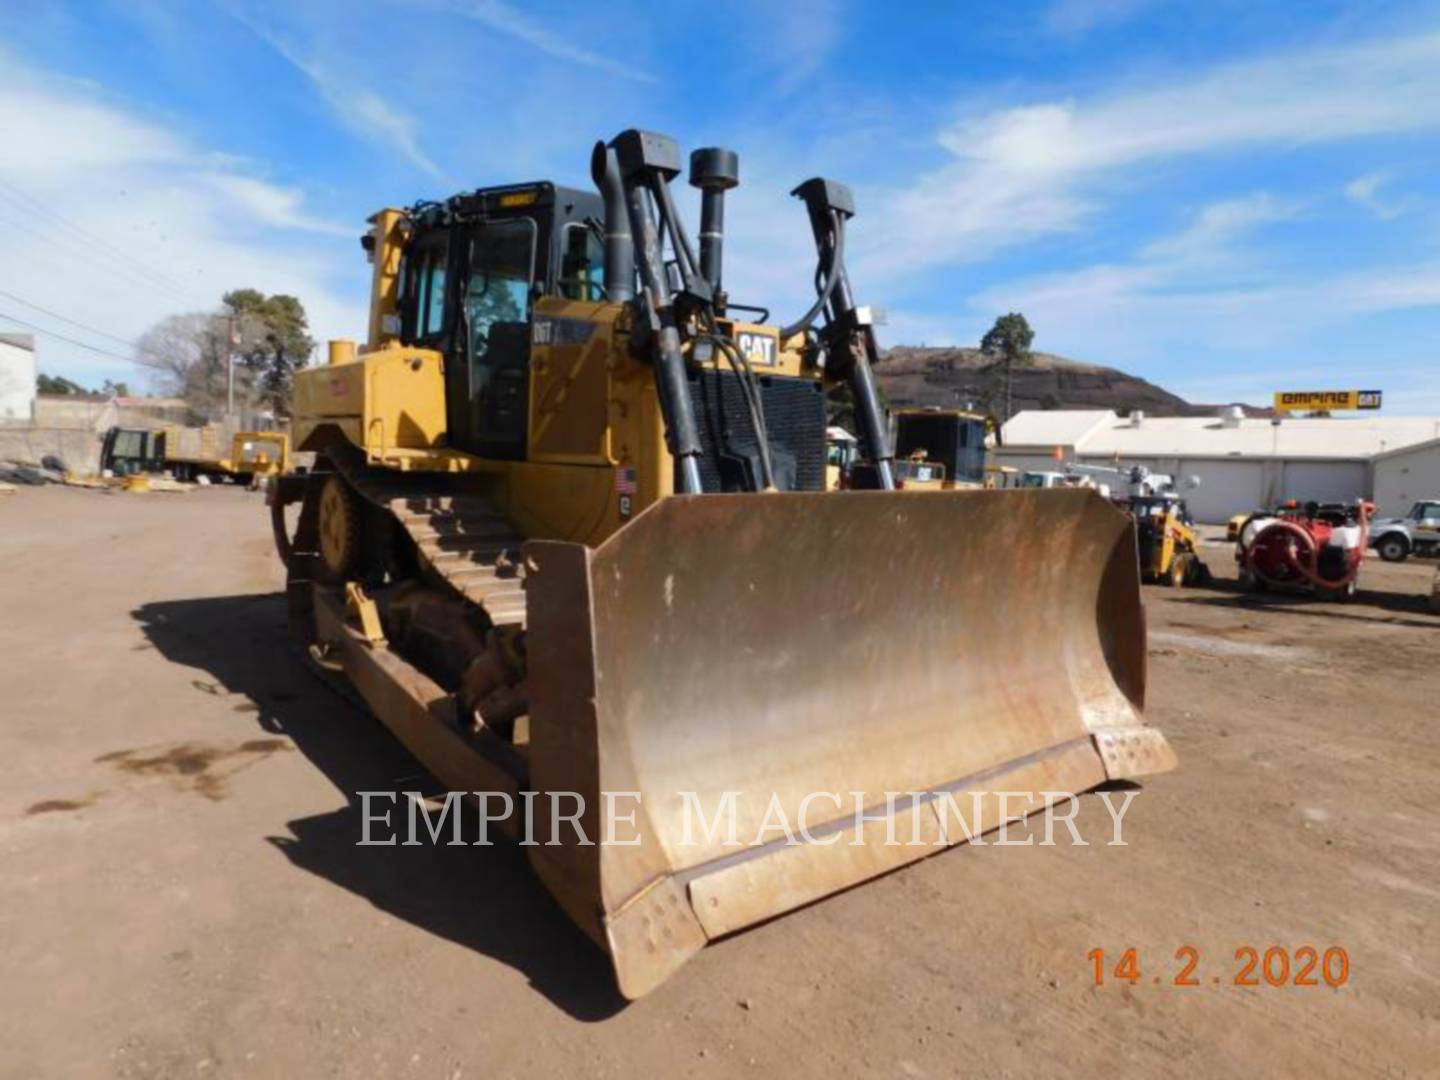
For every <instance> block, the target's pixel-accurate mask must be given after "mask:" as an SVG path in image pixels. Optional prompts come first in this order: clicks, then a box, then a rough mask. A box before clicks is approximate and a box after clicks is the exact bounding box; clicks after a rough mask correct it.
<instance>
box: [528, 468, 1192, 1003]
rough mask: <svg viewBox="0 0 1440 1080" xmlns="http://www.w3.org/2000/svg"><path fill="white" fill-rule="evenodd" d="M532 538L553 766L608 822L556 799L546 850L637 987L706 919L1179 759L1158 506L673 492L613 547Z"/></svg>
mask: <svg viewBox="0 0 1440 1080" xmlns="http://www.w3.org/2000/svg"><path fill="white" fill-rule="evenodd" d="M525 550H526V557H527V560H528V561H529V568H530V576H529V579H528V584H527V593H528V594H529V600H528V605H529V612H530V616H529V618H530V633H529V639H528V648H529V656H530V668H529V671H530V676H529V684H530V687H531V720H530V723H531V727H530V755H531V775H530V779H531V785H532V787H533V788H534V789H535V790H536V791H537V792H538V793H540V794H539V797H540V798H542V799H543V798H550V799H552V800H554V799H555V798H556V797H555V793H557V792H574V793H577V794H578V795H580V796H581V797H582V798H583V799H584V807H585V810H584V813H583V815H582V816H581V817H580V819H579V825H580V826H581V828H582V830H583V833H584V836H585V837H586V838H588V839H589V840H590V841H592V842H595V841H602V840H603V841H608V842H598V843H592V845H585V844H582V843H580V842H579V835H580V834H579V833H577V832H576V831H575V829H574V825H573V824H571V823H570V822H567V821H565V820H563V817H562V818H561V819H560V820H558V821H555V820H552V819H553V815H552V814H551V813H550V812H548V811H544V810H540V811H536V818H537V826H536V832H537V834H539V835H537V837H536V838H537V839H538V840H539V844H538V846H533V847H530V848H529V849H528V850H529V852H530V856H531V860H532V862H533V863H534V865H535V868H536V870H537V872H538V873H539V874H540V875H541V877H542V878H543V879H544V880H545V882H546V884H547V886H548V887H549V888H550V889H551V891H552V892H554V893H555V895H556V896H557V898H558V899H559V900H560V902H561V904H562V905H563V906H564V907H565V908H566V910H567V911H568V912H569V913H570V915H571V916H572V917H573V918H574V919H575V920H576V921H577V922H578V923H580V925H581V926H582V927H584V928H585V929H586V930H587V931H588V932H589V933H590V934H591V935H592V936H593V937H594V938H595V939H596V940H597V941H599V942H600V943H601V944H602V945H603V946H604V947H606V948H607V949H608V950H609V952H610V954H611V957H612V959H613V961H614V965H615V970H616V974H617V977H618V980H619V985H620V989H621V992H622V993H624V994H625V995H626V996H627V997H630V998H635V997H639V996H640V995H642V994H644V993H646V992H647V991H649V990H650V989H651V988H653V987H654V986H655V985H656V984H658V983H659V982H661V981H662V980H663V979H664V978H666V977H667V976H668V975H669V974H670V973H671V972H672V971H673V970H674V969H675V968H676V967H677V966H678V965H679V964H681V963H682V962H683V961H684V960H685V959H686V958H687V957H688V956H690V955H691V954H693V953H694V952H695V951H696V950H698V949H699V948H701V947H702V946H703V945H704V944H705V943H706V942H707V941H709V940H713V939H714V938H716V937H719V936H721V935H724V934H727V933H730V932H732V931H735V930H738V929H740V928H742V927H745V926H749V925H752V924H754V923H757V922H760V921H762V920H765V919H768V918H770V917H772V916H774V915H777V914H779V913H781V912H784V911H788V910H791V909H793V908H796V907H799V906H801V905H803V904H806V903H809V902H811V901H813V900H816V899H818V898H819V897H822V896H825V895H827V894H829V893H832V892H835V891H837V890H839V889H843V888H845V887H847V886H850V885H853V884H855V883H856V882H859V881H863V880H865V879H867V878H870V877H874V876H876V875H878V874H882V873H885V872H886V871H888V870H891V869H893V868H895V867H897V866H900V865H902V864H904V863H907V862H910V861H913V860H915V859H918V858H921V857H923V856H925V855H928V854H931V853H933V852H936V851H939V850H942V849H943V848H944V847H945V846H946V845H948V844H954V843H957V842H960V841H962V840H964V839H966V838H967V835H968V836H974V835H979V834H980V833H982V832H984V831H986V830H989V829H992V828H994V827H996V826H998V825H999V824H1000V822H1001V819H1002V817H1009V818H1014V817H1018V816H1021V815H1023V814H1024V813H1027V812H1030V811H1033V810H1036V809H1039V808H1041V807H1043V806H1044V805H1045V804H1046V803H1047V802H1053V801H1058V800H1060V799H1061V798H1063V797H1064V794H1063V793H1078V792H1082V791H1085V790H1088V789H1090V788H1092V787H1094V786H1096V785H1097V784H1100V783H1102V782H1104V781H1105V780H1106V779H1107V778H1108V779H1118V778H1121V777H1129V776H1136V775H1141V774H1144V773H1149V772H1160V771H1164V770H1166V769H1169V768H1172V767H1173V766H1174V763H1175V762H1174V756H1173V754H1172V752H1171V751H1170V748H1169V746H1168V744H1166V742H1165V740H1164V738H1163V736H1161V735H1160V734H1159V733H1158V732H1156V731H1153V730H1151V729H1148V728H1145V727H1143V726H1142V725H1141V721H1140V709H1141V703H1142V699H1143V693H1144V681H1145V628H1144V614H1143V611H1142V608H1141V603H1140V591H1139V571H1138V564H1137V559H1136V549H1135V539H1134V531H1133V527H1132V526H1131V524H1130V522H1129V519H1128V517H1127V516H1126V515H1125V514H1123V513H1121V512H1120V511H1118V510H1116V509H1115V508H1114V507H1112V506H1111V505H1110V504H1109V503H1107V502H1106V501H1104V500H1103V499H1101V498H1100V497H1099V496H1098V495H1096V494H1095V493H1093V492H1088V491H1084V490H1078V489H1070V490H1051V491H1006V492H968V493H967V492H846V493H831V494H819V493H816V494H763V495H705V496H691V497H674V498H669V499H665V500H662V501H661V502H659V503H657V504H655V505H654V506H652V507H651V508H650V509H648V510H647V511H646V512H645V513H643V514H642V515H640V516H639V517H637V518H636V519H635V520H634V521H633V522H631V523H630V524H629V525H627V526H626V527H625V528H624V529H622V530H620V531H619V532H618V533H616V534H615V535H614V536H612V537H611V538H610V539H609V540H608V541H606V542H605V543H603V544H601V545H600V546H599V547H598V548H594V549H588V548H586V547H584V546H582V545H577V544H566V543H558V542H534V543H530V544H527V545H526V549H525ZM1014 792H1020V793H1024V794H1023V795H1020V796H1016V795H1009V796H1006V797H1005V801H1003V802H1002V801H1000V800H1001V798H1002V795H1001V794H1000V793H1014ZM606 793H608V794H606ZM857 793H858V794H857ZM887 793H892V794H891V796H890V798H889V799H888V801H887ZM893 793H898V794H899V795H900V797H899V798H898V799H897V798H895V797H894V794H893ZM909 793H919V794H918V795H916V796H915V797H914V798H913V799H912V798H911V796H910V794H909ZM573 804H574V801H573V800H565V799H561V800H560V801H559V802H557V803H556V806H557V807H563V808H562V809H560V813H561V814H562V815H568V814H569V813H570V810H571V808H572V806H573ZM857 807H858V808H859V809H860V810H861V814H862V816H860V818H859V819H858V820H857V812H856V811H857ZM632 812H633V821H632V820H631V817H630V815H631V814H632ZM607 818H608V822H607ZM732 821H733V832H732V828H731V823H732ZM607 824H608V825H609V828H608V830H607ZM801 824H805V825H807V826H808V833H809V836H808V838H807V837H803V836H800V835H798V827H799V825H801ZM787 828H788V829H789V830H790V831H791V834H792V839H793V840H794V841H795V842H791V840H787V837H786V834H785V829H787ZM892 839H893V840H894V841H895V842H893V843H892V842H890V841H891V840H892ZM626 841H629V842H628V843H627V842H626Z"/></svg>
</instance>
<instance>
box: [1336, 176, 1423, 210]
mask: <svg viewBox="0 0 1440 1080" xmlns="http://www.w3.org/2000/svg"><path fill="white" fill-rule="evenodd" d="M1389 182H1390V174H1389V173H1388V172H1384V171H1381V172H1369V173H1365V174H1364V175H1363V176H1357V177H1356V178H1355V179H1354V180H1351V181H1350V182H1349V183H1348V184H1346V185H1345V197H1346V198H1347V199H1349V200H1350V201H1351V202H1353V203H1357V204H1358V205H1360V206H1363V207H1364V208H1365V209H1366V210H1369V211H1370V212H1371V213H1372V214H1374V215H1375V216H1376V217H1377V218H1379V219H1380V220H1381V221H1393V220H1394V219H1395V218H1397V217H1400V216H1401V215H1402V214H1404V213H1405V212H1406V211H1407V210H1409V209H1410V207H1411V205H1412V204H1411V202H1410V201H1409V200H1406V199H1401V198H1385V197H1383V196H1382V195H1381V194H1380V189H1381V188H1382V187H1384V186H1385V185H1386V184H1388V183H1389Z"/></svg>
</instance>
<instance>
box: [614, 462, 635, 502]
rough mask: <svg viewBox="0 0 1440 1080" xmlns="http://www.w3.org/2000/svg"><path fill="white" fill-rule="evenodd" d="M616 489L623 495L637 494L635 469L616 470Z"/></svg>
mask: <svg viewBox="0 0 1440 1080" xmlns="http://www.w3.org/2000/svg"><path fill="white" fill-rule="evenodd" d="M615 490H616V491H617V492H618V493H619V494H621V495H634V494H635V470H634V469H631V468H628V467H627V468H621V469H616V470H615Z"/></svg>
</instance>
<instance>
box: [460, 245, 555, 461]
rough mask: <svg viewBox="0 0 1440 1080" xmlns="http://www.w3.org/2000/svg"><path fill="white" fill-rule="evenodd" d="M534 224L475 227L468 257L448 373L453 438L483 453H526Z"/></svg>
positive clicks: (494, 455) (503, 455)
mask: <svg viewBox="0 0 1440 1080" xmlns="http://www.w3.org/2000/svg"><path fill="white" fill-rule="evenodd" d="M537 231H538V230H537V229H536V225H535V222H534V221H533V220H532V219H531V218H528V217H516V218H505V219H499V220H493V221H483V222H479V223H477V224H476V225H474V226H472V227H471V228H470V229H469V230H467V233H468V243H467V244H465V245H464V248H463V251H462V252H461V253H460V254H461V256H462V258H463V264H462V269H463V274H464V279H463V285H462V286H461V289H460V291H459V305H460V310H459V313H458V314H459V322H458V326H457V332H456V334H455V338H454V345H453V351H452V356H451V358H450V363H449V364H448V365H447V366H448V367H449V368H450V374H449V376H448V387H447V393H448V395H449V396H450V405H451V408H450V442H451V445H453V446H456V447H458V448H459V449H462V450H466V451H469V452H470V453H473V454H478V455H480V456H481V457H488V458H500V459H508V460H519V459H523V458H524V457H525V434H526V410H527V405H528V401H529V385H530V304H531V297H532V294H533V285H534V280H535V250H536V241H537Z"/></svg>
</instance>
